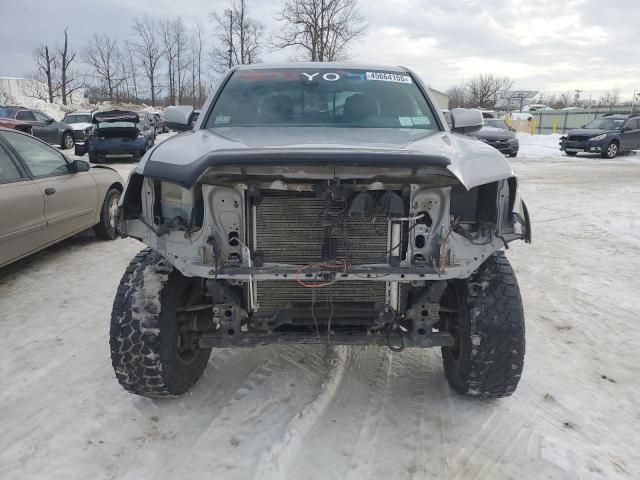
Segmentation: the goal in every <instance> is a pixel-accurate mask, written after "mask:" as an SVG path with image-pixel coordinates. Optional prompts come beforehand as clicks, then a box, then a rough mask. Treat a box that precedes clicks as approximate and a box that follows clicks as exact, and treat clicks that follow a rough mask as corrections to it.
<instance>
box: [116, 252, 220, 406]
mask: <svg viewBox="0 0 640 480" xmlns="http://www.w3.org/2000/svg"><path fill="white" fill-rule="evenodd" d="M191 281H192V280H191V279H189V278H187V277H184V276H182V274H180V272H178V271H177V270H175V269H173V267H172V266H171V265H170V264H169V262H167V261H166V260H165V259H164V258H163V257H162V256H161V255H160V254H159V253H157V252H156V251H154V250H151V249H149V248H147V249H144V250H142V251H141V252H140V253H138V254H137V255H136V256H135V258H134V259H133V260H132V261H131V263H130V264H129V266H128V267H127V270H126V271H125V273H124V275H123V277H122V280H121V281H120V285H119V287H118V291H117V293H116V298H115V301H114V302H113V311H112V313H111V331H110V339H109V345H110V347H111V363H112V364H113V368H114V370H115V373H116V377H117V379H118V382H120V385H122V386H123V387H124V389H125V390H127V391H128V392H131V393H135V394H137V395H143V396H146V397H156V398H157V397H173V396H178V395H182V394H184V393H186V392H187V391H188V390H189V389H190V388H191V387H192V386H193V385H194V384H195V383H196V382H197V381H198V379H199V378H200V376H201V375H202V373H203V372H204V369H205V368H206V366H207V362H208V360H209V355H210V353H211V350H210V349H199V350H197V351H196V352H195V354H194V355H193V357H192V358H191V359H190V360H189V361H188V362H185V361H183V360H182V359H181V358H180V356H179V355H178V350H177V337H178V330H177V329H178V322H177V320H176V308H177V305H178V302H179V299H180V297H181V295H182V293H183V292H184V289H185V286H186V285H188V282H191Z"/></svg>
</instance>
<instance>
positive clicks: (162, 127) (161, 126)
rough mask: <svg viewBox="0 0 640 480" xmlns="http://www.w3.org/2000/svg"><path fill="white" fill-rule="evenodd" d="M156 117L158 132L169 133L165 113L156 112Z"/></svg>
mask: <svg viewBox="0 0 640 480" xmlns="http://www.w3.org/2000/svg"><path fill="white" fill-rule="evenodd" d="M153 116H154V117H156V126H157V128H158V132H160V133H167V132H168V131H169V130H168V129H167V124H166V122H165V121H164V115H162V114H161V113H154V114H153Z"/></svg>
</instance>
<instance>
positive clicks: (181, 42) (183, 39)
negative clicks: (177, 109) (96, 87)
mask: <svg viewBox="0 0 640 480" xmlns="http://www.w3.org/2000/svg"><path fill="white" fill-rule="evenodd" d="M173 34H174V37H175V41H176V92H177V94H178V104H182V96H183V94H184V88H183V85H184V81H185V78H186V77H187V73H188V68H187V66H188V65H187V62H186V60H187V58H186V57H187V47H188V45H187V41H188V37H187V33H186V28H185V26H184V22H183V21H182V17H180V16H177V17H176V19H175V20H174V22H173Z"/></svg>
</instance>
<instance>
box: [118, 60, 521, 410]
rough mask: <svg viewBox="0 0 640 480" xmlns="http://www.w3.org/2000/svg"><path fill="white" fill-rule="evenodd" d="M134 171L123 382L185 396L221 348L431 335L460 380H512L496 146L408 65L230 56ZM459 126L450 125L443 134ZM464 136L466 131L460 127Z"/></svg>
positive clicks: (508, 233)
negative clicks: (272, 61)
mask: <svg viewBox="0 0 640 480" xmlns="http://www.w3.org/2000/svg"><path fill="white" fill-rule="evenodd" d="M193 113H194V111H193V109H192V108H191V107H173V108H169V109H167V111H166V113H165V118H166V121H167V124H168V125H169V127H170V128H173V129H177V130H185V131H184V133H181V134H179V135H177V136H175V137H174V138H171V139H169V140H167V141H165V142H164V143H162V144H160V145H158V146H156V147H154V148H153V149H151V150H150V151H149V152H147V154H146V155H145V156H144V158H143V159H142V161H141V162H140V163H139V165H138V166H137V168H136V169H135V171H134V172H132V174H131V176H130V178H129V182H128V186H127V188H126V191H125V192H124V194H123V197H122V200H121V202H120V206H119V211H118V219H119V220H118V229H119V231H120V232H121V233H122V234H123V235H128V236H130V237H134V238H137V239H139V240H140V241H142V242H143V243H145V244H146V245H147V246H148V248H146V249H144V250H143V251H142V252H140V253H139V254H138V255H137V256H136V257H135V258H134V259H133V260H132V262H131V264H130V266H129V267H128V268H127V270H126V272H125V274H124V276H123V278H122V282H121V284H120V287H119V288H118V292H117V295H116V299H115V302H114V306H113V313H112V321H111V338H110V342H111V355H112V362H113V366H114V369H115V372H116V375H117V378H118V380H119V382H120V383H121V384H122V386H123V387H124V388H125V389H127V390H128V391H130V392H133V393H136V394H140V395H146V396H151V397H162V396H172V395H180V394H183V393H185V392H186V391H187V390H188V389H189V388H190V387H191V386H192V385H193V384H194V383H195V382H196V381H197V380H198V378H199V377H200V376H201V374H202V373H203V370H204V368H205V366H206V364H207V360H208V358H209V354H210V350H211V349H212V348H214V347H256V346H259V345H264V344H272V343H279V344H284V343H302V344H313V343H328V344H334V345H337V344H342V345H364V344H376V345H381V346H388V347H389V348H391V349H392V350H394V351H400V350H402V349H404V348H424V347H441V348H442V357H443V361H444V369H445V373H446V376H447V378H448V380H449V383H450V384H451V386H452V387H453V388H454V389H455V390H456V391H457V392H459V393H460V394H463V395H467V396H471V397H479V398H494V397H500V396H506V395H510V394H511V393H512V392H513V391H514V390H515V388H516V386H517V383H518V380H519V378H520V374H521V372H522V367H523V361H524V348H525V339H524V315H523V309H522V302H521V299H520V293H519V290H518V284H517V282H516V279H515V276H514V273H513V271H512V269H511V267H510V265H509V262H508V261H507V259H506V257H505V255H504V253H503V252H502V249H503V248H505V247H506V246H507V244H508V243H509V242H512V241H514V240H524V241H525V242H529V241H530V240H531V226H530V222H529V215H528V213H527V208H526V206H525V204H524V203H523V201H522V199H521V196H520V192H519V189H518V181H517V178H516V176H515V175H514V172H513V170H512V169H511V166H510V165H509V163H508V161H507V159H505V157H504V156H503V155H502V154H500V153H499V152H498V151H497V150H495V149H494V148H492V147H490V146H488V145H486V144H485V143H483V142H481V141H479V140H476V139H473V138H470V137H468V136H465V135H461V134H459V133H470V132H473V131H476V130H478V129H479V128H481V126H482V116H481V114H480V113H479V112H477V111H471V110H462V109H453V110H452V112H451V117H452V126H451V128H450V127H449V126H448V125H447V122H446V121H445V119H444V117H443V115H442V113H441V111H440V109H439V108H438V106H437V105H436V104H435V102H434V100H433V99H432V98H431V96H430V93H429V91H428V88H427V86H426V85H425V83H423V82H422V81H421V80H420V78H418V77H417V76H416V75H415V74H414V73H413V72H411V71H410V70H408V69H406V68H402V67H385V66H376V65H351V64H340V63H335V64H332V63H322V64H317V63H308V64H305V63H293V64H279V65H269V64H260V65H250V66H242V67H236V68H234V69H232V70H230V71H229V72H228V73H227V74H226V76H225V77H224V78H223V79H222V80H221V82H220V84H219V86H218V87H217V89H215V91H214V93H213V94H212V95H211V97H210V98H209V99H208V100H207V102H206V104H205V105H204V107H203V108H202V110H201V114H200V116H199V118H198V119H197V121H196V122H195V126H194V125H193V123H192V121H193ZM451 130H453V132H452V131H451ZM456 132H457V133H456Z"/></svg>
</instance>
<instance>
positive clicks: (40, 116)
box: [33, 111, 51, 122]
mask: <svg viewBox="0 0 640 480" xmlns="http://www.w3.org/2000/svg"><path fill="white" fill-rule="evenodd" d="M33 114H34V115H35V117H36V120H37V121H39V122H48V121H49V120H51V119H50V118H49V117H47V116H46V115H45V114H44V113H42V112H37V111H35V112H33Z"/></svg>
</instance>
